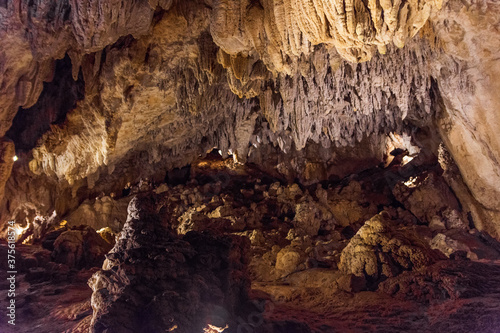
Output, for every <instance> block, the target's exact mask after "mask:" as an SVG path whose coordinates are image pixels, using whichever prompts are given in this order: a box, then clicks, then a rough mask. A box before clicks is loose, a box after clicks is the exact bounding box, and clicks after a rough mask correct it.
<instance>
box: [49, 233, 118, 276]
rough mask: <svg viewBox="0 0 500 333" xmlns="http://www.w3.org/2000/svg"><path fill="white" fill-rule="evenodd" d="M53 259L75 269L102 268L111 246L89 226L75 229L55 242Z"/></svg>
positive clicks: (61, 235)
mask: <svg viewBox="0 0 500 333" xmlns="http://www.w3.org/2000/svg"><path fill="white" fill-rule="evenodd" d="M53 248H54V249H53V251H52V259H53V260H54V261H55V262H58V263H62V264H65V265H67V266H69V267H75V268H79V269H81V268H91V267H97V266H100V265H101V264H102V262H103V260H104V255H105V254H106V253H108V251H109V250H110V249H111V245H110V244H109V243H108V242H106V241H105V240H104V239H103V238H102V237H101V236H99V235H98V234H97V233H96V232H95V230H94V229H92V228H91V227H89V226H80V227H73V228H71V229H69V230H67V231H64V232H62V233H61V234H60V235H59V236H58V237H57V238H56V239H55V241H54V245H53Z"/></svg>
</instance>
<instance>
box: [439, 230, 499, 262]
mask: <svg viewBox="0 0 500 333" xmlns="http://www.w3.org/2000/svg"><path fill="white" fill-rule="evenodd" d="M483 239H484V238H483ZM483 239H481V234H479V235H477V234H476V235H474V234H470V233H468V232H466V231H463V230H450V231H445V232H444V233H438V234H437V235H436V236H434V238H433V239H432V241H431V242H430V246H431V248H433V249H437V250H439V251H441V252H442V253H444V254H445V255H446V256H447V257H451V256H452V255H453V254H454V253H457V252H460V251H463V252H464V253H465V255H466V257H467V258H469V259H471V260H478V259H488V260H498V259H499V258H500V252H498V249H500V244H496V248H495V247H494V246H492V244H491V242H495V241H490V242H485V241H483Z"/></svg>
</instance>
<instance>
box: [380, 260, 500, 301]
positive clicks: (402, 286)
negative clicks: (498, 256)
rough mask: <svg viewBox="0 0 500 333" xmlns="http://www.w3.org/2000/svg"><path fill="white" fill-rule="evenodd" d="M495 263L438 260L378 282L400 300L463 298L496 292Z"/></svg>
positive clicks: (496, 269)
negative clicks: (418, 269)
mask: <svg viewBox="0 0 500 333" xmlns="http://www.w3.org/2000/svg"><path fill="white" fill-rule="evenodd" d="M499 273H500V271H499V268H498V266H494V265H490V264H484V263H478V262H472V261H467V260H465V261H464V260H458V261H439V262H437V263H435V264H433V265H431V266H428V267H427V268H426V269H425V270H421V271H418V272H404V273H403V274H401V275H400V276H398V277H397V278H395V279H390V280H387V281H385V282H382V283H381V284H380V286H379V289H380V290H381V291H383V292H386V293H388V294H391V295H393V296H396V297H398V298H404V299H415V300H418V301H420V302H431V301H436V300H445V299H453V300H456V299H467V298H474V297H479V296H481V295H484V294H485V293H490V292H492V290H489V288H490V286H492V287H493V288H496V289H495V291H494V292H498V289H497V288H498V282H499V281H498V278H499V276H500V275H499Z"/></svg>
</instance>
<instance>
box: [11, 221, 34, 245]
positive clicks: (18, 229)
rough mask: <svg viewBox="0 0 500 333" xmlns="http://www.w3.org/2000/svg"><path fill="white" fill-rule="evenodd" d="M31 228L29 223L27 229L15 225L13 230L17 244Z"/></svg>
mask: <svg viewBox="0 0 500 333" xmlns="http://www.w3.org/2000/svg"><path fill="white" fill-rule="evenodd" d="M29 227H30V225H29V223H28V224H27V225H26V227H21V226H20V225H19V224H14V225H13V226H12V228H13V229H14V233H15V237H16V240H15V241H16V242H17V241H18V240H19V239H20V238H21V236H22V235H23V234H24V232H25V231H26V230H28V228H29Z"/></svg>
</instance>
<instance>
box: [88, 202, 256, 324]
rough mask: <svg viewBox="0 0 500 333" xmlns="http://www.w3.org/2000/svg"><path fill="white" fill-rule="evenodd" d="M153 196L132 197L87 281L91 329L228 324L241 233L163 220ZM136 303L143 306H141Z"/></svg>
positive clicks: (242, 284) (236, 300) (239, 294)
mask: <svg viewBox="0 0 500 333" xmlns="http://www.w3.org/2000/svg"><path fill="white" fill-rule="evenodd" d="M155 209H156V207H155V201H154V199H153V198H141V199H139V198H134V199H132V201H131V203H130V205H129V208H128V214H129V215H128V218H127V222H126V224H125V226H124V227H123V230H122V232H121V234H120V238H119V240H118V242H117V243H116V245H115V247H114V248H113V249H112V251H111V252H110V253H109V254H108V255H107V258H106V262H105V263H104V265H103V270H101V271H99V272H97V273H96V274H94V275H93V276H92V278H91V279H90V280H89V285H90V286H91V288H92V290H93V291H94V292H93V295H92V308H93V309H94V315H93V318H92V323H91V330H90V331H91V332H106V331H109V330H112V331H117V332H151V331H162V330H165V329H166V330H169V329H170V330H174V329H175V330H177V331H179V332H199V331H201V330H202V329H203V328H204V327H206V326H207V324H213V325H217V326H221V327H224V326H225V325H226V324H231V325H234V321H235V318H236V314H237V312H238V308H239V307H242V306H243V305H244V304H245V302H246V292H247V288H248V281H247V280H246V277H245V271H244V270H245V265H244V264H245V255H244V252H245V246H246V244H247V243H245V239H243V238H240V237H237V236H235V237H232V238H231V237H229V236H219V237H217V236H211V235H206V234H199V233H188V234H187V235H186V236H185V237H183V239H180V238H177V237H176V236H175V235H174V234H172V233H171V232H169V231H168V229H167V228H165V226H162V225H161V219H160V218H159V217H158V216H157V215H156V213H155ZM126 308H128V310H126ZM139 309H141V310H139Z"/></svg>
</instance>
